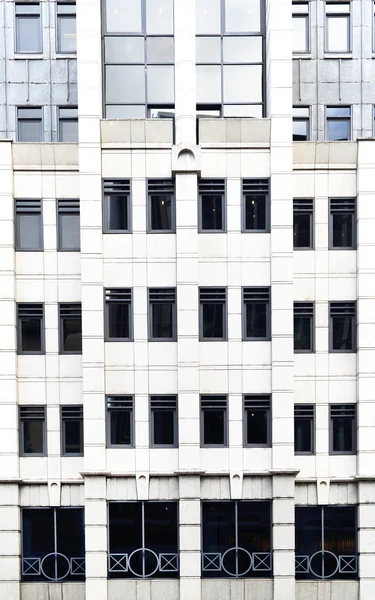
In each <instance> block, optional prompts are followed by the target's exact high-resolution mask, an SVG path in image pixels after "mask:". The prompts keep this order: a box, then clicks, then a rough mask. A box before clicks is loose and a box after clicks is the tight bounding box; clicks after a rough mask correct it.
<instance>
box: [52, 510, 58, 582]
mask: <svg viewBox="0 0 375 600" xmlns="http://www.w3.org/2000/svg"><path fill="white" fill-rule="evenodd" d="M53 546H54V551H55V557H54V558H55V561H54V562H55V581H57V580H58V577H57V575H58V573H57V515H56V508H54V509H53Z"/></svg>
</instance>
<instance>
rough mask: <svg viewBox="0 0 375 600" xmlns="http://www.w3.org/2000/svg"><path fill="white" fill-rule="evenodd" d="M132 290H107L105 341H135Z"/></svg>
mask: <svg viewBox="0 0 375 600" xmlns="http://www.w3.org/2000/svg"><path fill="white" fill-rule="evenodd" d="M132 320H133V319H132V290H131V289H130V288H117V289H111V290H105V340H106V341H107V342H113V341H130V340H132V339H133V327H132Z"/></svg>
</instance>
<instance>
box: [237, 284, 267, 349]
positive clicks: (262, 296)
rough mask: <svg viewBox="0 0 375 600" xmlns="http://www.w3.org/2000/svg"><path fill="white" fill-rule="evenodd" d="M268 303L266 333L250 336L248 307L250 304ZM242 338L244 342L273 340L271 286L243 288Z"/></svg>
mask: <svg viewBox="0 0 375 600" xmlns="http://www.w3.org/2000/svg"><path fill="white" fill-rule="evenodd" d="M253 303H254V304H265V305H266V335H265V336H264V337H263V336H262V337H248V335H247V309H246V306H247V305H248V304H253ZM242 340H243V341H244V342H269V341H270V340H271V288H270V287H243V288H242Z"/></svg>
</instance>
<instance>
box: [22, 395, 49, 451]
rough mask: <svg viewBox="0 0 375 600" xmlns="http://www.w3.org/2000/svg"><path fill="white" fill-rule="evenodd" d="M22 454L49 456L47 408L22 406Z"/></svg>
mask: <svg viewBox="0 0 375 600" xmlns="http://www.w3.org/2000/svg"><path fill="white" fill-rule="evenodd" d="M20 454H21V456H30V455H33V456H45V455H46V454H47V437H46V407H45V406H20Z"/></svg>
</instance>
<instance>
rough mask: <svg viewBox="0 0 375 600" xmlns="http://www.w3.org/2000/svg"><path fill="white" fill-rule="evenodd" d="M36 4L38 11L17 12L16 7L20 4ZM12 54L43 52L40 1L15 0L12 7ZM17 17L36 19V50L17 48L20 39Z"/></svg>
mask: <svg viewBox="0 0 375 600" xmlns="http://www.w3.org/2000/svg"><path fill="white" fill-rule="evenodd" d="M25 5H26V6H30V5H31V6H38V7H39V13H37V12H35V13H31V12H30V13H28V12H25V13H23V12H21V11H20V12H19V13H18V12H17V7H21V6H25ZM13 11H14V12H13V15H14V54H15V55H18V54H20V55H28V54H30V55H36V54H43V25H42V3H41V2H15V4H14V9H13ZM17 17H21V18H24V19H28V20H29V19H35V20H36V19H38V46H39V49H38V50H25V51H23V50H20V49H19V41H20V33H19V20H18V18H17Z"/></svg>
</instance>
